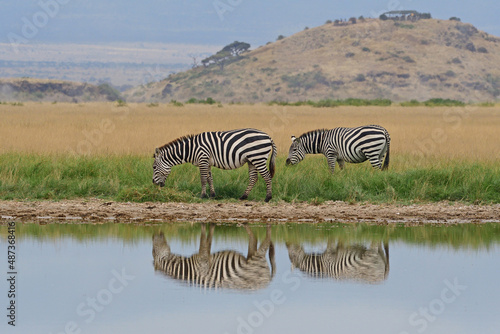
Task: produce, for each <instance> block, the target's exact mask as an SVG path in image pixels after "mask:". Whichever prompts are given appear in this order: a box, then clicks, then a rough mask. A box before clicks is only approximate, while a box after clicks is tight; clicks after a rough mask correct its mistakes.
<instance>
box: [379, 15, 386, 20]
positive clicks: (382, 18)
mask: <svg viewBox="0 0 500 334" xmlns="http://www.w3.org/2000/svg"><path fill="white" fill-rule="evenodd" d="M379 19H381V20H382V21H386V20H387V19H388V17H387V15H385V14H382V15H380V16H379Z"/></svg>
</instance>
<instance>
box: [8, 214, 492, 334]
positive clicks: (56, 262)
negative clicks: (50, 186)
mask: <svg viewBox="0 0 500 334" xmlns="http://www.w3.org/2000/svg"><path fill="white" fill-rule="evenodd" d="M499 232H500V225H499V224H486V225H461V226H451V227H442V226H441V227H440V226H434V227H433V226H416V227H404V226H396V225H393V226H389V227H378V226H371V225H339V224H322V225H306V224H287V225H281V226H273V227H272V228H269V229H268V228H267V227H266V226H250V228H245V227H244V226H240V227H238V226H232V225H227V226H226V225H216V226H211V225H206V226H204V225H200V224H174V225H171V224H170V225H151V226H145V225H122V224H102V225H90V224H89V225H86V224H78V225H59V224H47V225H37V224H17V226H16V247H17V249H16V252H17V254H16V265H17V268H16V269H17V272H18V274H17V281H16V290H17V299H16V305H17V314H16V316H17V318H16V327H15V328H12V327H11V326H8V325H7V320H6V319H7V318H6V317H5V315H6V314H7V311H6V307H7V306H8V302H9V301H8V299H7V297H6V295H7V291H8V290H9V286H8V285H7V282H6V279H2V283H1V284H0V291H1V296H2V297H1V298H0V301H1V304H2V309H3V310H4V311H3V313H4V314H2V319H4V320H2V324H1V325H0V328H1V332H2V333H4V332H6V331H8V332H16V333H54V334H55V333H221V334H224V333H331V332H338V333H454V334H456V333H499V332H500V318H499V314H500V303H499V297H500V286H499V281H500V271H499V258H500V233H499ZM6 236H7V227H6V225H5V223H3V225H2V226H0V242H1V246H0V251H1V252H2V254H4V255H2V256H1V258H2V259H3V260H2V262H3V263H2V265H1V267H2V272H3V273H4V275H5V273H7V271H8V269H7V260H6V254H7V238H6ZM200 246H201V247H200ZM153 248H154V253H155V254H156V260H155V259H154V258H153ZM248 253H250V257H249V259H247V256H248ZM193 254H197V255H195V256H194V257H193V258H195V259H196V261H197V263H198V264H199V267H198V273H199V275H200V276H201V277H202V278H200V279H199V280H198V282H200V281H201V284H199V283H197V282H195V281H189V280H188V279H187V278H184V279H182V278H180V277H177V276H180V275H182V274H185V275H190V273H189V270H188V269H187V264H189V263H190V262H189V260H182V258H181V256H184V257H191V256H192V255H193ZM311 254H313V255H311ZM229 258H230V259H235V261H236V262H237V263H238V264H237V265H236V264H226V263H231V262H230V261H228V260H227V259H229ZM209 261H211V262H210V263H218V264H220V265H216V267H217V268H218V269H217V268H216V269H214V268H213V266H210V265H209V264H208V263H209ZM320 263H324V264H329V265H331V266H330V267H329V268H333V269H330V270H327V269H326V267H322V266H321V265H320ZM183 264H184V268H183V267H182V265H183ZM238 266H240V267H239V268H237V267H238ZM155 268H156V269H155ZM164 268H167V270H164ZM169 268H171V269H172V271H174V272H168V270H169ZM223 268H225V270H226V271H233V272H234V271H236V272H237V273H238V274H237V275H232V276H231V275H230V277H228V278H226V279H225V280H218V279H216V278H215V279H213V280H210V279H206V278H207V277H211V276H210V275H211V274H213V273H214V272H220V271H221V270H222V272H224V269H223ZM214 275H215V274H214Z"/></svg>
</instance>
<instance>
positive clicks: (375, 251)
mask: <svg viewBox="0 0 500 334" xmlns="http://www.w3.org/2000/svg"><path fill="white" fill-rule="evenodd" d="M286 246H287V248H288V256H289V257H290V261H291V262H292V269H293V268H294V267H296V268H299V269H300V270H301V271H302V272H305V273H307V274H309V275H311V276H313V277H317V278H335V279H338V280H353V281H358V282H362V283H379V282H382V281H384V280H385V279H387V276H388V274H389V244H388V243H387V242H384V243H383V248H382V243H377V242H372V243H371V244H370V246H369V247H366V246H364V245H362V244H353V245H348V246H345V245H344V244H343V242H341V241H339V242H338V243H337V244H336V245H335V244H334V243H333V242H332V240H329V241H328V246H327V248H326V250H325V251H324V252H323V253H320V254H318V253H306V252H305V251H304V248H303V247H302V246H300V245H297V244H290V243H287V244H286Z"/></svg>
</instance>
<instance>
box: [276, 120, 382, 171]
mask: <svg viewBox="0 0 500 334" xmlns="http://www.w3.org/2000/svg"><path fill="white" fill-rule="evenodd" d="M390 142H391V138H390V136H389V133H388V132H387V130H386V129H384V128H383V127H381V126H379V125H366V126H359V127H356V128H342V127H339V128H334V129H331V130H328V129H318V130H313V131H310V132H307V133H304V134H303V135H301V136H300V137H299V138H295V137H294V136H292V145H291V146H290V150H289V153H288V159H287V160H286V164H287V165H290V164H291V165H295V164H297V163H299V162H300V161H302V160H303V159H304V157H305V155H306V154H318V153H321V154H324V155H325V156H326V158H327V160H328V166H329V167H330V171H331V172H332V173H333V171H334V170H335V162H338V163H339V167H340V169H343V168H344V162H350V163H360V162H364V161H366V160H369V161H370V163H371V165H372V166H373V167H375V168H379V169H382V170H385V169H387V168H389V151H390V149H389V146H390ZM384 155H385V159H384V161H383V164H382V158H383V157H384Z"/></svg>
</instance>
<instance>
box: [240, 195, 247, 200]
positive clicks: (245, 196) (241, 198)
mask: <svg viewBox="0 0 500 334" xmlns="http://www.w3.org/2000/svg"><path fill="white" fill-rule="evenodd" d="M247 198H248V195H242V196H241V197H240V200H241V201H244V200H246V199H247Z"/></svg>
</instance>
